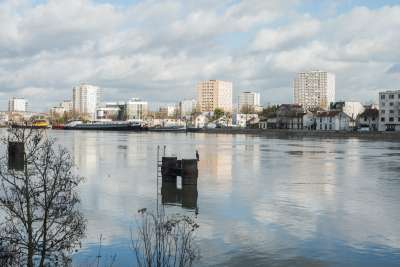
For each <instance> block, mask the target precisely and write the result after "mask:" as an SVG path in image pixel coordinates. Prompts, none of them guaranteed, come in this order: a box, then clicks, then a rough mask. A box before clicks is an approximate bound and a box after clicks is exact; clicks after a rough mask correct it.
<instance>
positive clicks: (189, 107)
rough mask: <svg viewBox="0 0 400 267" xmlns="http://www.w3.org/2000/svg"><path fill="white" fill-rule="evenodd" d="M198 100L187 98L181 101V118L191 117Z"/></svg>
mask: <svg viewBox="0 0 400 267" xmlns="http://www.w3.org/2000/svg"><path fill="white" fill-rule="evenodd" d="M196 104H197V101H196V100H195V99H186V100H182V101H180V102H179V114H180V116H181V118H184V117H186V118H187V117H190V116H191V115H192V114H193V112H195V111H196Z"/></svg>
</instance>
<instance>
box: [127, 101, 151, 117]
mask: <svg viewBox="0 0 400 267" xmlns="http://www.w3.org/2000/svg"><path fill="white" fill-rule="evenodd" d="M125 105H126V115H127V119H128V120H143V119H144V118H145V117H146V116H147V112H148V103H147V101H142V100H140V99H139V98H132V99H130V100H129V101H127V102H126V104H125Z"/></svg>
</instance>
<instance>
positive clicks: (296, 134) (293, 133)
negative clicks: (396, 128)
mask: <svg viewBox="0 0 400 267" xmlns="http://www.w3.org/2000/svg"><path fill="white" fill-rule="evenodd" d="M198 132H200V133H210V134H252V135H261V136H268V137H275V138H302V137H313V138H326V139H330V138H343V139H347V138H360V139H374V140H390V141H400V132H357V131H309V130H289V129H244V128H215V129H201V130H199V131H198Z"/></svg>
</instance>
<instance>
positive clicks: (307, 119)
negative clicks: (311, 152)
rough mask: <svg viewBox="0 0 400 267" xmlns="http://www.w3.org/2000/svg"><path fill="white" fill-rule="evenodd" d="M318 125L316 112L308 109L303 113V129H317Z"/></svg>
mask: <svg viewBox="0 0 400 267" xmlns="http://www.w3.org/2000/svg"><path fill="white" fill-rule="evenodd" d="M316 127H317V123H316V114H315V113H313V112H311V111H307V112H306V113H305V114H304V115H303V129H306V130H315V129H316Z"/></svg>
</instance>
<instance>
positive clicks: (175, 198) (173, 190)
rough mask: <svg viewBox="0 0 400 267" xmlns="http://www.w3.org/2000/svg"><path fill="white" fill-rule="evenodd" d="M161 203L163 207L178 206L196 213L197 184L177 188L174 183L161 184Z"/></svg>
mask: <svg viewBox="0 0 400 267" xmlns="http://www.w3.org/2000/svg"><path fill="white" fill-rule="evenodd" d="M161 196H162V198H161V201H162V204H164V205H178V206H181V207H182V208H185V209H189V210H193V211H195V212H196V213H198V207H197V196H198V192H197V184H195V185H185V184H184V185H182V186H181V187H180V188H178V186H177V184H176V183H174V182H164V181H163V182H162V186H161Z"/></svg>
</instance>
